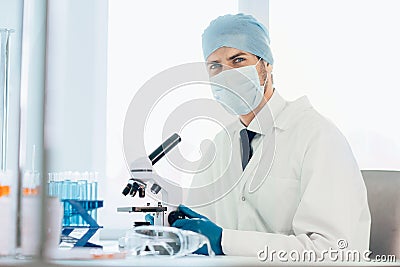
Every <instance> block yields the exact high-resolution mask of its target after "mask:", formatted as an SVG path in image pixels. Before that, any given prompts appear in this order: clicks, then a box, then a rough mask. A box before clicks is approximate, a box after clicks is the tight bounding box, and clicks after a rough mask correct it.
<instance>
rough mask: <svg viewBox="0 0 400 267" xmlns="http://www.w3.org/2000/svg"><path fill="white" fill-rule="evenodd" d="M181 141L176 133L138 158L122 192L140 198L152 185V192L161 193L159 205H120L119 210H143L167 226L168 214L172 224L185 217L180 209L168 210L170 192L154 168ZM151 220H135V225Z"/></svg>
mask: <svg viewBox="0 0 400 267" xmlns="http://www.w3.org/2000/svg"><path fill="white" fill-rule="evenodd" d="M179 142H181V137H180V136H179V135H178V134H177V133H174V134H173V135H172V136H170V137H169V138H168V139H167V140H165V141H164V142H163V143H162V144H161V145H160V146H159V147H157V148H156V149H155V150H154V151H153V152H152V153H151V154H150V155H149V156H148V157H142V158H138V159H137V160H135V161H134V162H132V164H131V165H130V166H129V167H130V173H131V178H130V179H129V181H128V184H127V185H126V186H125V188H124V190H123V191H122V194H123V195H124V196H127V195H130V196H132V197H135V196H136V195H138V196H139V198H144V197H145V196H146V188H148V186H150V185H151V187H150V192H151V193H152V194H154V195H157V194H161V201H159V202H158V205H157V206H150V203H148V204H147V206H145V207H120V208H117V212H129V213H131V212H141V213H146V214H149V215H151V216H153V219H154V222H153V224H154V225H160V226H166V223H167V222H166V220H165V218H166V217H167V213H168V212H170V213H169V215H168V223H169V225H172V224H173V222H175V221H176V220H177V219H182V218H184V215H183V214H181V213H180V212H178V211H171V210H168V207H167V206H166V203H168V193H167V191H166V190H164V189H163V188H162V187H161V186H160V185H159V183H158V182H157V181H161V179H163V178H162V177H160V176H159V175H158V174H157V173H156V172H155V171H154V169H153V165H154V164H156V163H157V162H158V161H159V160H160V159H162V158H163V157H164V156H165V155H166V154H167V153H168V152H169V151H170V150H171V149H173V148H174V147H175V146H176V145H178V143H179ZM149 224H150V222H134V226H141V225H149Z"/></svg>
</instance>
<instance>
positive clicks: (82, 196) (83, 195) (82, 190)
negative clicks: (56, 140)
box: [77, 176, 88, 226]
mask: <svg viewBox="0 0 400 267" xmlns="http://www.w3.org/2000/svg"><path fill="white" fill-rule="evenodd" d="M82 178H84V176H83V177H82ZM78 188H79V197H78V199H79V200H88V195H87V191H88V181H87V180H79V181H78ZM84 222H85V221H84V220H83V219H82V216H78V222H77V223H78V225H81V226H82V225H84V224H85V223H84Z"/></svg>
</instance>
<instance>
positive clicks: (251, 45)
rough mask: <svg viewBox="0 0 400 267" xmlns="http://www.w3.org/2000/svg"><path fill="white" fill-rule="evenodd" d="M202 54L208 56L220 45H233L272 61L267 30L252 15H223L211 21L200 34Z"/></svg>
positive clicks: (205, 57)
mask: <svg viewBox="0 0 400 267" xmlns="http://www.w3.org/2000/svg"><path fill="white" fill-rule="evenodd" d="M202 43H203V55H204V59H205V60H206V59H207V58H208V56H209V55H210V54H211V53H212V52H214V51H215V50H217V49H218V48H220V47H223V46H226V47H233V48H236V49H239V50H243V51H246V52H249V53H252V54H254V55H256V56H259V57H261V58H262V59H264V60H265V61H267V62H268V63H270V64H273V63H274V59H273V58H272V53H271V49H270V47H269V43H270V39H269V32H268V30H267V28H265V26H264V25H262V24H261V23H260V22H258V21H257V20H256V19H255V18H254V17H253V16H250V15H245V14H242V13H240V14H236V15H230V14H229V15H224V16H220V17H218V18H216V19H215V20H213V21H211V23H210V25H209V26H208V27H207V28H206V29H205V31H204V33H203V35H202Z"/></svg>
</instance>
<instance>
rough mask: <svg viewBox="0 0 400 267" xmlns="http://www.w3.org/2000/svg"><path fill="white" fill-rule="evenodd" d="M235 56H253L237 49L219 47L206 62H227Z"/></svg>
mask: <svg viewBox="0 0 400 267" xmlns="http://www.w3.org/2000/svg"><path fill="white" fill-rule="evenodd" d="M235 55H247V56H251V55H253V54H251V53H249V52H246V51H243V50H240V49H237V48H233V47H226V46H223V47H220V48H218V49H217V50H215V51H214V52H212V53H211V54H210V55H209V56H208V58H207V61H208V62H212V61H220V60H222V59H224V60H228V59H229V58H231V57H233V56H235Z"/></svg>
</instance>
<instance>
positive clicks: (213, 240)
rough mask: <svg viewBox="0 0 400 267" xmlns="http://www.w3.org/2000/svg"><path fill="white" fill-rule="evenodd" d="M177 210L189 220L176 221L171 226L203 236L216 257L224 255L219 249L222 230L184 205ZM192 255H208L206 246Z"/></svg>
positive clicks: (220, 248)
mask: <svg viewBox="0 0 400 267" xmlns="http://www.w3.org/2000/svg"><path fill="white" fill-rule="evenodd" d="M178 210H179V211H181V212H182V213H183V214H185V216H186V217H188V218H189V219H179V220H176V221H175V222H174V223H173V224H172V226H173V227H176V228H180V229H183V230H189V231H193V232H197V233H199V234H202V235H205V236H206V237H208V239H209V240H210V244H211V248H212V250H213V251H214V252H215V254H216V255H224V253H223V252H222V247H221V237H222V228H221V227H219V226H218V225H216V224H215V223H213V222H212V221H210V220H209V219H208V218H207V217H205V216H203V215H201V214H198V213H197V212H195V211H193V210H191V209H189V208H188V207H186V206H184V205H179V207H178ZM194 253H196V254H203V255H208V252H207V248H206V245H204V246H202V247H201V248H199V249H198V250H196V251H195V252H194Z"/></svg>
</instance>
